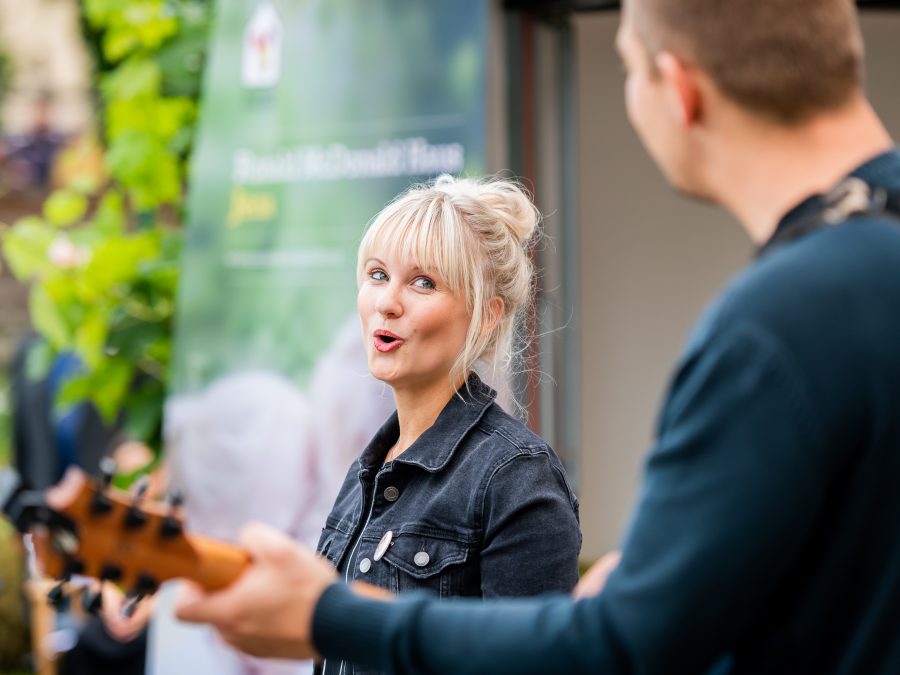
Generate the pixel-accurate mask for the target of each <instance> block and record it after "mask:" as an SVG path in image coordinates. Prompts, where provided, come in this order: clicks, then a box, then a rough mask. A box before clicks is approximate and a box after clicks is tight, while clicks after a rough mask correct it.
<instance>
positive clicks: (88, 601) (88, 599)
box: [81, 588, 103, 614]
mask: <svg viewBox="0 0 900 675" xmlns="http://www.w3.org/2000/svg"><path fill="white" fill-rule="evenodd" d="M81 608H82V609H83V610H84V611H85V612H87V613H88V614H96V613H97V612H99V611H100V610H101V609H102V608H103V593H102V592H101V591H91V590H88V589H87V588H86V589H84V591H83V592H82V594H81Z"/></svg>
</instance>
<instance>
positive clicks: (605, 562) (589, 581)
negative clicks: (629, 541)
mask: <svg viewBox="0 0 900 675" xmlns="http://www.w3.org/2000/svg"><path fill="white" fill-rule="evenodd" d="M621 558H622V554H621V553H619V552H618V551H610V552H609V553H607V554H606V555H605V556H603V557H602V558H600V560H598V561H597V562H595V563H594V564H593V565H591V568H590V569H589V570H588V571H587V572H585V573H584V576H583V577H581V579H580V580H579V581H578V585H577V586H575V590H574V591H572V597H573V598H574V599H575V600H582V599H584V598H590V597H592V596H595V595H597V594H598V593H599V592H600V591H602V590H603V587H604V586H605V585H606V578H607V577H608V576H609V575H610V573H611V572H612V571H613V570H614V569H616V567H618V565H619V560H620V559H621Z"/></svg>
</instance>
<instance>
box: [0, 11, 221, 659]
mask: <svg viewBox="0 0 900 675" xmlns="http://www.w3.org/2000/svg"><path fill="white" fill-rule="evenodd" d="M80 6H81V27H82V33H83V36H84V39H85V43H86V44H87V46H88V47H89V49H90V51H91V52H92V53H93V55H94V61H95V65H96V70H95V78H94V82H95V94H94V95H95V100H96V119H97V126H96V133H95V134H93V135H88V136H85V137H83V138H81V139H79V140H78V141H77V142H75V143H74V144H72V145H71V146H70V147H69V148H67V149H66V150H65V151H64V152H63V154H62V155H61V156H59V158H58V165H59V166H58V168H59V169H60V171H59V172H58V173H59V175H60V176H62V177H63V184H62V185H60V186H59V188H58V189H57V190H55V191H54V192H53V193H52V194H51V195H50V196H49V198H48V199H47V200H46V202H45V203H44V205H43V209H42V210H41V212H40V213H35V214H32V215H30V216H28V217H26V218H23V219H21V220H19V221H17V222H15V223H14V224H12V225H11V226H9V225H2V226H0V227H2V230H0V244H2V247H3V253H4V257H5V258H6V261H7V264H8V265H9V266H10V269H11V270H12V272H13V273H14V274H15V276H16V277H17V278H18V279H19V280H21V281H22V282H25V283H28V284H30V285H31V289H30V297H29V314H30V317H31V322H32V325H33V326H34V328H35V329H36V330H37V331H38V332H39V333H40V335H41V336H42V342H41V345H40V347H39V348H37V349H35V350H33V351H32V353H31V354H30V355H29V360H28V369H29V373H30V375H31V376H34V377H41V376H42V375H44V374H45V373H46V371H47V369H48V368H49V366H50V364H51V363H52V362H53V360H54V359H55V358H56V356H57V355H58V354H60V353H63V352H74V353H76V354H78V356H79V357H80V360H81V363H82V364H83V370H82V373H81V374H80V375H79V376H78V377H76V378H74V379H73V380H71V381H70V382H69V384H68V385H67V386H66V387H65V388H64V389H63V391H62V392H61V397H60V400H59V401H58V404H59V406H60V407H65V406H71V405H75V404H78V403H81V402H85V401H89V402H92V403H93V404H94V405H96V406H97V408H98V409H99V410H100V411H101V413H102V414H103V415H104V416H105V417H106V418H107V420H113V419H116V418H118V419H119V421H120V422H122V423H124V424H125V425H126V430H127V433H128V435H129V436H131V437H133V438H135V439H138V440H143V441H145V442H147V443H149V444H150V445H151V446H152V447H155V448H158V447H159V438H160V431H159V427H160V421H161V410H162V402H163V396H164V393H165V387H166V384H167V382H168V371H169V361H170V356H171V331H172V313H173V305H174V296H175V292H176V288H177V284H178V268H177V263H178V257H179V252H180V248H181V232H180V229H179V225H180V223H181V221H182V218H183V201H184V185H185V167H186V164H187V161H188V159H189V155H190V151H191V148H192V144H193V134H194V124H195V121H196V119H197V100H198V96H199V91H200V79H201V74H202V72H203V65H204V61H205V54H206V38H207V34H208V29H209V25H210V22H211V18H212V17H211V14H212V8H213V3H212V0H166V1H163V0H127V1H126V0H84V2H82V3H80ZM8 73H9V62H8V60H7V59H6V58H5V57H4V55H3V54H2V53H0V90H2V89H3V88H4V86H5V83H6V81H7V79H8V78H7V75H8ZM98 156H99V157H100V158H101V161H100V162H97V161H96V159H97V157H98ZM122 411H126V413H125V414H122ZM10 439H11V429H10V410H9V393H8V378H7V376H6V373H5V371H4V372H2V373H0V466H3V465H5V464H7V463H9V461H10ZM22 570H23V567H22V560H21V552H20V550H19V547H18V546H17V545H16V542H15V541H14V536H13V532H12V531H11V528H10V527H9V525H7V524H6V522H5V521H3V520H2V519H0V672H11V671H12V670H13V669H23V663H24V661H23V659H24V653H25V651H26V650H27V627H26V625H25V621H24V619H25V616H24V612H23V607H22V596H21V592H20V589H21V584H22V581H23V579H22Z"/></svg>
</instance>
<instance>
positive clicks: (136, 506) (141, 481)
mask: <svg viewBox="0 0 900 675" xmlns="http://www.w3.org/2000/svg"><path fill="white" fill-rule="evenodd" d="M149 487H150V479H149V478H148V477H147V476H141V477H140V478H138V480H137V482H136V483H135V484H134V488H133V490H134V498H133V500H132V502H131V508H129V509H128V513H127V514H126V515H125V527H126V528H128V529H137V528H139V527H143V526H144V525H145V524H146V523H147V516H145V515H144V512H143V511H141V509H140V506H141V502H142V501H143V499H144V495H145V494H146V493H147V488H149Z"/></svg>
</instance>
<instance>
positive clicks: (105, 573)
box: [98, 564, 122, 583]
mask: <svg viewBox="0 0 900 675" xmlns="http://www.w3.org/2000/svg"><path fill="white" fill-rule="evenodd" d="M98 578H99V579H100V581H112V582H113V583H115V582H117V581H120V580H121V579H122V568H121V567H119V566H118V565H109V564H107V565H104V566H103V568H102V569H101V570H100V574H99V576H98Z"/></svg>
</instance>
